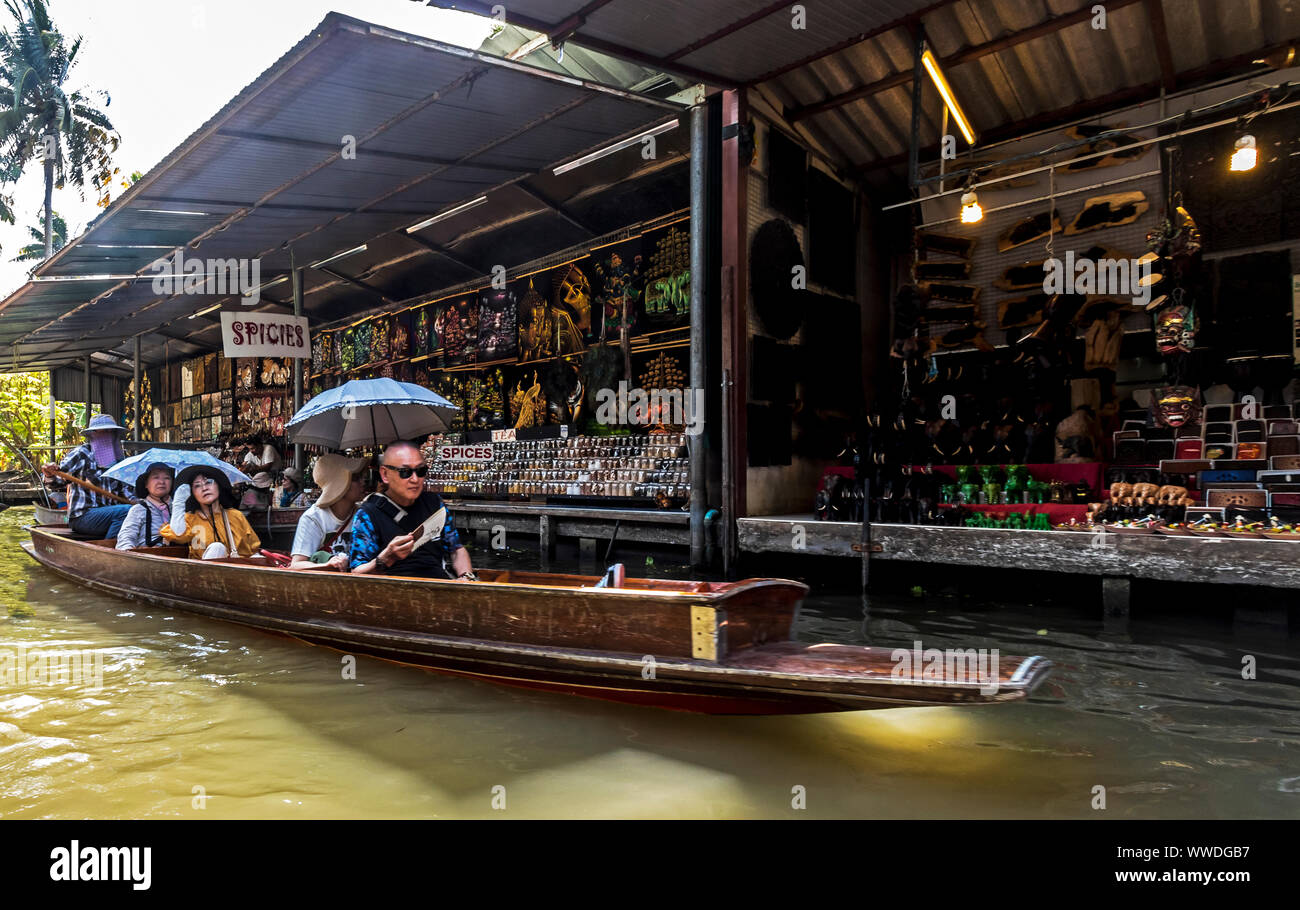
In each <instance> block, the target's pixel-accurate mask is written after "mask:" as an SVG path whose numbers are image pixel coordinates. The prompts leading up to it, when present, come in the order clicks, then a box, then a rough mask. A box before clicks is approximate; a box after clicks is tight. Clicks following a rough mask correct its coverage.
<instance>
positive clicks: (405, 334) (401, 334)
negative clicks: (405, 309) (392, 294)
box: [388, 313, 411, 360]
mask: <svg viewBox="0 0 1300 910" xmlns="http://www.w3.org/2000/svg"><path fill="white" fill-rule="evenodd" d="M392 338H393V340H392V343H391V344H390V345H389V348H388V356H389V358H390V359H392V360H401V359H403V358H404V357H410V356H411V314H410V313H399V314H398V315H397V316H395V317H393V332H392Z"/></svg>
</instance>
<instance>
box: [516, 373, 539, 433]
mask: <svg viewBox="0 0 1300 910" xmlns="http://www.w3.org/2000/svg"><path fill="white" fill-rule="evenodd" d="M531 378H532V384H531V385H529V386H528V387H527V388H525V387H524V382H525V380H523V379H521V380H519V382H518V383H517V384H516V385H515V388H514V389H513V390H512V391H511V393H510V413H511V414H512V415H513V416H514V418H515V429H517V430H522V429H525V428H527V427H536V426H541V425H542V424H543V423H545V422H546V396H545V395H544V394H543V393H542V384H541V382H540V381H539V380H538V376H537V372H536V371H533V373H532V376H531Z"/></svg>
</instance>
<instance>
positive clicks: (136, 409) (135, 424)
mask: <svg viewBox="0 0 1300 910" xmlns="http://www.w3.org/2000/svg"><path fill="white" fill-rule="evenodd" d="M133 353H134V355H135V356H134V357H133V358H132V361H131V369H132V372H133V373H134V374H135V375H134V379H135V381H134V382H133V383H132V385H131V389H132V391H131V413H132V414H133V415H135V419H134V420H133V421H132V422H131V438H132V439H134V440H135V441H136V442H139V441H140V421H141V420H143V419H144V418H142V417H141V416H140V336H139V335H136V336H135V350H134V351H133Z"/></svg>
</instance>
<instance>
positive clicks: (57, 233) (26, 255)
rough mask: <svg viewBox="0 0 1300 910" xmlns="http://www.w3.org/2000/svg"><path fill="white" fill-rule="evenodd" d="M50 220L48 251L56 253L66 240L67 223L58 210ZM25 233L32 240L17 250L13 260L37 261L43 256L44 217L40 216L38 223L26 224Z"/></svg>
mask: <svg viewBox="0 0 1300 910" xmlns="http://www.w3.org/2000/svg"><path fill="white" fill-rule="evenodd" d="M52 222H53V236H52V238H51V239H52V243H51V245H50V252H52V253H57V252H58V251H59V250H61V249H63V245H64V244H66V243H67V242H68V223H67V222H66V221H64V220H63V216H62V215H60V214H59V213H58V212H55V213H54V218H53V219H52ZM27 233H28V234H30V235H31V238H32V241H33V242H32V243H29V244H27V246H25V247H23V248H22V249H21V250H19V251H18V255H17V256H15V257H14V262H28V261H31V260H36V261H39V260H42V259H44V258H45V219H44V218H42V219H41V221H40V223H39V224H36V225H28V227H27Z"/></svg>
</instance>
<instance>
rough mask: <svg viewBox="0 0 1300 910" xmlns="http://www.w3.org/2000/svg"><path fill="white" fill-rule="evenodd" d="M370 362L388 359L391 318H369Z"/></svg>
mask: <svg viewBox="0 0 1300 910" xmlns="http://www.w3.org/2000/svg"><path fill="white" fill-rule="evenodd" d="M368 324H369V326H370V360H369V362H370V363H382V362H383V361H385V360H387V359H388V344H389V342H390V341H391V340H392V339H391V338H390V337H389V335H390V334H391V332H392V330H393V328H392V319H391V318H389V317H388V316H379V317H377V318H375V319H372V320H370V322H369V323H368Z"/></svg>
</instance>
